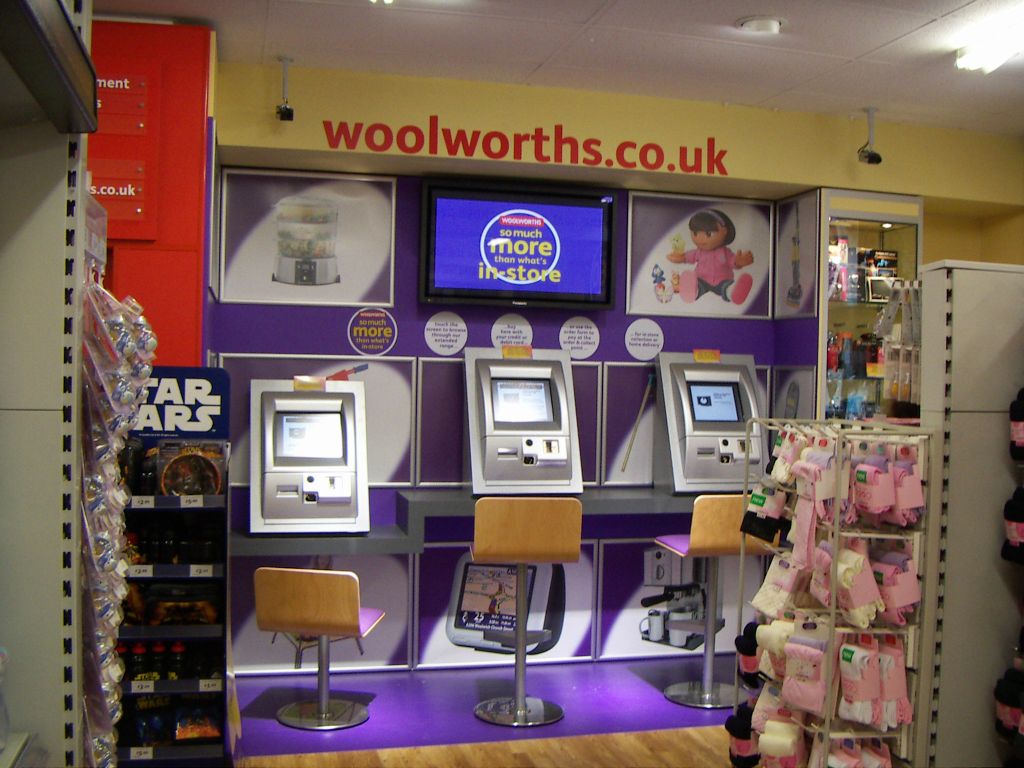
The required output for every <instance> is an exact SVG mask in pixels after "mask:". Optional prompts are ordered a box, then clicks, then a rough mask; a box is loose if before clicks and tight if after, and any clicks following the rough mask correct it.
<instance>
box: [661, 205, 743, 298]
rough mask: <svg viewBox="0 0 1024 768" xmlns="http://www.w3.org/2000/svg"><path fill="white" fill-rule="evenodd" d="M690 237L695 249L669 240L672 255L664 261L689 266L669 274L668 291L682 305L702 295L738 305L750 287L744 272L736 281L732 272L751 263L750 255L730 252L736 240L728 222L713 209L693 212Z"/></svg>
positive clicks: (726, 217) (722, 214)
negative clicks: (679, 299) (713, 294)
mask: <svg viewBox="0 0 1024 768" xmlns="http://www.w3.org/2000/svg"><path fill="white" fill-rule="evenodd" d="M689 226H690V237H691V239H692V240H693V244H694V245H695V246H697V247H696V248H694V249H692V250H689V251H687V250H684V248H685V246H684V244H683V238H682V236H681V235H676V236H675V237H674V238H672V252H671V253H670V254H668V256H667V257H666V258H668V260H669V261H670V262H672V263H674V264H693V265H694V268H693V269H690V270H685V271H676V270H672V289H673V291H674V292H675V293H678V294H679V297H680V298H681V299H682V300H683V301H686V302H691V301H696V300H697V299H699V298H700V297H701V296H703V295H704V294H705V293H717V294H718V295H719V296H721V297H722V299H723V300H725V301H729V302H732V303H733V304H742V303H743V302H744V301H746V299H747V296H749V295H750V289H751V287H752V285H753V283H754V280H753V278H752V277H751V276H750V275H749V274H748V273H746V272H744V273H743V274H741V275H740V276H739V277H737V276H736V272H735V270H737V269H743V267H746V266H749V265H750V264H752V263H753V262H754V255H753V254H752V253H751V252H750V251H742V250H741V251H736V252H733V251H732V249H730V248H729V247H728V245H729V244H730V243H731V242H732V241H733V240H735V239H736V227H735V225H734V224H733V223H732V220H731V219H730V218H729V217H728V216H727V215H726V214H725V213H723V212H722V211H720V210H718V209H716V208H706V209H704V210H702V211H697V213H695V214H694V215H693V216H691V217H690V222H689Z"/></svg>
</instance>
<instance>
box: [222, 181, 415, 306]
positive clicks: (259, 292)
mask: <svg viewBox="0 0 1024 768" xmlns="http://www.w3.org/2000/svg"><path fill="white" fill-rule="evenodd" d="M394 210H395V181H394V179H392V178H385V177H361V176H348V175H343V174H332V173H295V172H288V173H281V172H274V171H253V170H243V169H226V170H225V171H224V172H223V174H222V177H221V211H222V213H221V216H222V221H221V258H220V300H221V301H224V302H237V303H254V304H331V305H335V306H338V305H341V306H353V305H358V306H388V307H390V306H393V305H394Z"/></svg>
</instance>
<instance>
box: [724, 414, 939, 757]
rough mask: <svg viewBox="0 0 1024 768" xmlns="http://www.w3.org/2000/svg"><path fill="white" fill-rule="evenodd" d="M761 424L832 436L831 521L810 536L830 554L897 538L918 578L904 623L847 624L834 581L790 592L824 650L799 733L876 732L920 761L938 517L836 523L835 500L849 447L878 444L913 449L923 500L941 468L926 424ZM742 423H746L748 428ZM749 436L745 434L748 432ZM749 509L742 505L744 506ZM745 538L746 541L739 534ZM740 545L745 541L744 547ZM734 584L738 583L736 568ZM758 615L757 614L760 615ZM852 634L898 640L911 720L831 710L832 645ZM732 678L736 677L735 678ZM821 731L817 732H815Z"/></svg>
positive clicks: (927, 714)
mask: <svg viewBox="0 0 1024 768" xmlns="http://www.w3.org/2000/svg"><path fill="white" fill-rule="evenodd" d="M756 421H757V422H758V423H759V424H761V425H762V429H764V430H767V431H768V432H769V434H774V435H780V434H784V433H785V432H787V431H789V432H792V431H793V430H796V431H798V432H801V433H805V434H816V435H824V436H827V437H830V438H831V440H832V442H831V444H830V449H829V450H831V452H832V455H833V459H832V467H833V470H832V471H834V482H835V490H836V494H837V497H838V499H837V500H836V501H835V502H834V506H835V511H834V513H833V518H832V521H831V522H830V523H823V522H820V521H819V522H817V524H816V527H815V531H814V536H815V539H816V541H819V542H820V541H827V542H828V543H829V544H830V546H831V551H832V552H833V553H838V552H839V551H840V544H841V542H842V540H843V539H846V538H857V539H865V540H868V541H870V542H874V543H882V542H902V543H903V545H904V546H905V547H906V548H908V549H909V550H910V551H911V552H912V553H913V559H914V562H915V563H916V566H917V570H918V576H919V578H920V579H921V581H922V586H921V601H920V602H919V603H918V605H917V607H916V608H915V609H914V611H913V613H912V615H911V617H910V618H909V619H908V620H907V623H906V624H905V625H903V626H895V625H892V624H889V623H887V622H885V621H883V620H881V619H880V618H876V620H875V621H873V622H872V623H871V624H870V625H868V626H867V627H858V626H851V625H849V623H848V622H844V620H843V615H842V611H841V610H840V608H839V606H838V604H837V591H836V589H835V588H833V589H831V591H830V600H829V603H828V605H823V604H821V603H819V602H816V601H815V600H814V599H813V598H811V597H810V595H809V594H807V593H806V592H802V593H799V594H797V595H795V596H794V597H795V598H796V600H795V601H794V605H793V615H795V616H798V617H807V618H809V619H812V620H813V619H819V620H820V621H821V622H822V623H823V624H824V626H825V634H826V637H827V640H826V652H825V669H824V674H825V691H826V697H825V701H826V704H825V706H824V708H823V712H822V715H821V716H812V715H808V717H807V719H806V721H805V722H804V724H803V728H804V730H805V732H807V733H809V734H814V738H825V739H828V740H836V739H847V738H853V739H879V738H880V739H883V740H885V741H886V742H887V743H888V744H889V747H890V750H891V751H892V754H893V756H894V757H898V758H900V759H901V760H903V761H905V762H907V763H909V764H910V765H914V766H917V765H927V764H928V761H929V757H928V754H929V747H930V734H931V718H932V706H931V691H932V672H933V667H934V661H933V656H934V642H933V634H934V633H933V631H932V627H933V626H934V622H935V615H934V602H929V600H928V597H927V595H928V590H927V589H926V586H925V585H927V584H928V583H929V582H932V581H934V580H935V574H936V572H937V568H936V567H935V561H936V560H937V557H936V555H937V547H936V542H937V538H938V529H939V526H938V524H937V522H938V521H937V519H935V516H934V514H933V513H931V512H930V511H929V509H928V508H927V506H926V508H925V511H924V513H923V514H921V515H920V517H919V519H918V521H917V522H916V523H914V524H913V525H910V526H907V527H905V528H903V527H897V526H894V525H888V524H882V525H881V526H872V525H864V524H847V523H844V522H843V516H842V514H841V513H840V511H839V507H840V502H841V500H844V499H845V498H846V495H847V491H848V489H849V487H850V472H851V471H852V469H851V463H850V461H849V460H848V457H849V456H850V455H851V453H861V452H865V451H873V450H877V447H878V446H881V447H883V448H886V449H888V447H890V446H892V447H894V449H896V450H900V449H902V448H904V447H905V448H907V449H911V450H912V451H913V453H914V454H915V455H916V460H917V465H918V468H919V472H920V475H921V477H922V480H923V486H924V488H925V500H926V501H927V498H928V493H927V489H928V487H929V486H930V485H934V484H935V481H934V480H933V479H932V478H933V477H935V472H934V471H933V469H934V468H935V467H936V466H939V467H941V462H940V463H939V464H938V465H936V463H935V459H936V456H935V452H934V450H933V448H934V444H935V443H936V442H938V441H936V440H933V439H931V438H932V434H931V433H930V432H929V431H927V430H922V429H920V428H916V427H901V426H893V425H888V424H885V423H881V422H851V421H811V420H779V419H758V420H756ZM748 429H749V427H748ZM748 440H749V434H748ZM759 479H760V478H751V477H749V476H748V477H747V480H746V483H745V488H744V503H745V505H748V504H749V500H750V494H751V489H752V487H753V484H754V483H755V482H756V481H758V480H759ZM779 487H780V489H781V490H783V491H785V492H786V493H787V502H786V506H787V507H790V508H791V507H792V505H793V503H794V501H795V497H796V493H797V489H796V486H795V485H786V484H783V485H780V486H779ZM748 508H749V507H748ZM744 543H745V541H744ZM743 549H745V546H744V547H743ZM788 552H789V550H788V548H783V549H779V550H778V551H777V554H778V555H783V554H786V553H788ZM743 561H744V558H741V573H740V584H743V583H745V582H744V575H743V572H742V563H743ZM838 566H839V558H838V557H833V558H832V567H831V572H830V581H829V583H830V584H832V585H836V584H838V583H839V581H838ZM748 597H749V596H747V595H741V596H740V599H739V600H738V605H739V611H738V616H737V623H738V625H739V626H740V627H742V626H743V625H744V620H745V619H744V610H745V609H744V605H745V601H746V600H747V598H748ZM762 617H763V616H762ZM858 635H869V636H878V637H883V636H887V635H888V636H895V637H898V638H899V639H900V640H901V641H902V644H903V647H904V651H905V658H906V667H907V679H908V698H909V700H910V702H911V706H912V708H913V721H912V722H911V723H910V724H906V725H902V726H900V727H898V728H895V729H891V730H888V731H879V730H878V729H876V728H873V727H871V726H868V725H861V724H856V723H850V722H846V721H844V720H842V719H840V718H839V716H838V714H837V706H838V701H839V699H838V697H839V696H840V695H841V694H840V686H839V677H838V672H837V670H836V669H835V668H834V667H835V660H836V659H837V658H838V646H839V644H841V643H842V642H844V640H843V638H846V637H850V638H852V637H856V636H858ZM737 682H738V677H737ZM819 734H820V737H819V736H818V735H819Z"/></svg>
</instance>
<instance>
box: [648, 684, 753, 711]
mask: <svg viewBox="0 0 1024 768" xmlns="http://www.w3.org/2000/svg"><path fill="white" fill-rule="evenodd" d="M662 693H664V694H665V698H666V699H668V700H669V701H671V702H674V703H676V704H682V705H683V706H686V707H700V708H701V709H725V708H726V707H732V706H734V705H735V704H736V686H734V685H727V684H726V683H712V684H711V688H710V689H708V691H706V692H705V690H704V686H703V685H702V684H701V682H700V681H699V680H697V681H692V682H687V683H673V684H672V685H670V686H669V687H668V688H666V689H665V690H664V691H662Z"/></svg>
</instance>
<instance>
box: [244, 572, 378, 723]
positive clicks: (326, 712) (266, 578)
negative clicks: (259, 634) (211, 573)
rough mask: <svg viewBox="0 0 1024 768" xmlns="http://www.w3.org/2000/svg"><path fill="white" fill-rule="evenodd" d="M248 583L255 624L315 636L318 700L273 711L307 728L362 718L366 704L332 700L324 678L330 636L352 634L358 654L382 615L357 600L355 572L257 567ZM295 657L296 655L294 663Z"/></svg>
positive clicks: (328, 664) (299, 635) (327, 672)
mask: <svg viewBox="0 0 1024 768" xmlns="http://www.w3.org/2000/svg"><path fill="white" fill-rule="evenodd" d="M253 583H254V587H255V597H256V625H257V626H258V627H259V628H260V629H262V630H264V631H267V632H284V633H287V634H288V635H291V636H295V637H297V638H302V637H316V639H317V648H318V659H317V699H316V701H298V702H293V703H291V704H286V705H285V706H283V707H281V709H279V710H278V712H277V719H278V721H279V722H281V723H282V724H283V725H288V726H291V727H293V728H303V729H307V730H336V729H339V728H351V727H352V726H355V725H359V724H360V723H363V722H366V720H367V718H368V717H369V712H368V710H367V709H366V706H365V705H364V704H361V703H359V702H356V701H351V700H347V699H341V698H333V699H332V698H331V697H330V682H329V677H330V667H331V656H330V642H331V638H353V639H355V641H356V643H357V644H358V645H359V651H360V653H362V650H363V648H362V643H361V640H362V639H363V638H364V637H366V636H367V635H368V634H369V633H370V632H372V631H373V629H374V628H375V627H376V626H377V625H378V624H379V623H380V621H381V619H383V618H384V611H382V610H380V609H379V608H368V607H363V606H362V605H361V604H360V596H359V577H358V576H356V574H354V573H352V572H350V571H325V570H314V569H310V568H257V569H256V573H255V575H254V577H253ZM299 647H300V646H299V645H296V648H299ZM298 659H301V654H300V655H299V656H297V661H296V663H297V664H298V663H299V662H298Z"/></svg>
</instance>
